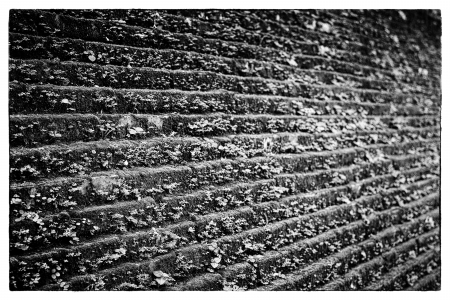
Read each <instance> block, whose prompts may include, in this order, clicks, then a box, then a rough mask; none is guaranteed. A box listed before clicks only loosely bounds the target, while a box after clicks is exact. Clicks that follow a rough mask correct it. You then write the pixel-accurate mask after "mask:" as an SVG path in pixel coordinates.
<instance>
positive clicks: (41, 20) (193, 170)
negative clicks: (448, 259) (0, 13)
mask: <svg viewBox="0 0 450 300" xmlns="http://www.w3.org/2000/svg"><path fill="white" fill-rule="evenodd" d="M9 32H10V33H9V41H10V48H9V49H10V63H9V67H10V86H9V87H10V98H9V108H10V145H11V150H10V180H11V186H10V288H11V290H364V289H368V290H404V289H410V290H411V289H413V290H414V289H415V290H438V289H440V232H439V230H440V229H439V223H440V213H439V207H440V188H439V187H440V177H439V175H440V107H441V90H440V89H441V84H440V73H441V52H440V51H441V44H440V36H441V19H440V13H439V12H438V11H409V10H408V11H406V10H405V11H398V10H390V11H380V10H378V11H377V10H371V11H344V10H333V11H323V10H301V11H297V10H289V11H282V10H277V11H264V10H257V11H243V10H241V11H233V10H222V11H217V10H216V11H215V10H202V11H199V10H179V11H173V10H172V11H170V10H169V11H154V10H94V11H89V10H11V12H10V23H9Z"/></svg>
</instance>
